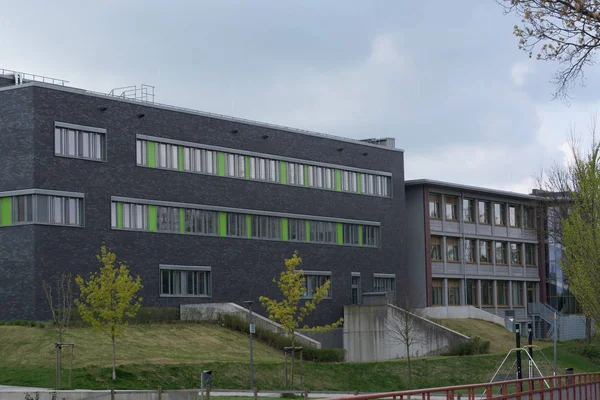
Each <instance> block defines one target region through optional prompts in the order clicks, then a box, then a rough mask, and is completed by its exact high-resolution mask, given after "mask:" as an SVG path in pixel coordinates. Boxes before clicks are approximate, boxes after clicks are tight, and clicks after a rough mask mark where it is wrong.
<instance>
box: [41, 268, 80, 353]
mask: <svg viewBox="0 0 600 400" xmlns="http://www.w3.org/2000/svg"><path fill="white" fill-rule="evenodd" d="M72 282H73V279H72V277H71V274H70V273H68V272H63V273H61V274H60V276H58V277H57V278H56V283H55V284H54V285H52V284H49V283H48V282H46V281H45V280H42V288H43V289H44V294H45V295H46V301H47V302H48V306H49V307H50V311H51V312H52V322H53V323H54V327H55V328H56V332H57V333H58V342H59V343H61V342H62V336H63V333H65V331H66V330H67V328H68V327H69V322H70V321H71V310H72V308H71V307H72V304H73V285H72Z"/></svg>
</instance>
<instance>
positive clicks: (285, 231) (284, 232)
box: [281, 218, 289, 240]
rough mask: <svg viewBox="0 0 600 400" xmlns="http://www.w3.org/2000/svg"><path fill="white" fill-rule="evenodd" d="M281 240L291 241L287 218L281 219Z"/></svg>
mask: <svg viewBox="0 0 600 400" xmlns="http://www.w3.org/2000/svg"><path fill="white" fill-rule="evenodd" d="M281 238H282V239H283V240H289V236H288V219H287V218H281Z"/></svg>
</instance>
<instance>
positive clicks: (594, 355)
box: [573, 344, 600, 362]
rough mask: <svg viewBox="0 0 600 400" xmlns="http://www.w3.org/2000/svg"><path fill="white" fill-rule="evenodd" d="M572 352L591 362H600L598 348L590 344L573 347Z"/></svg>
mask: <svg viewBox="0 0 600 400" xmlns="http://www.w3.org/2000/svg"><path fill="white" fill-rule="evenodd" d="M573 352H574V353H578V354H581V355H582V356H584V357H585V358H587V359H589V360H591V361H595V362H598V361H600V348H598V347H597V346H594V345H592V344H583V345H577V346H575V347H573Z"/></svg>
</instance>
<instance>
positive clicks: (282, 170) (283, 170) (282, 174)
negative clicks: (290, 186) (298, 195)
mask: <svg viewBox="0 0 600 400" xmlns="http://www.w3.org/2000/svg"><path fill="white" fill-rule="evenodd" d="M279 182H281V183H283V184H286V183H287V162H285V161H279Z"/></svg>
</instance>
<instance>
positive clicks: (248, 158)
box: [244, 156, 250, 179]
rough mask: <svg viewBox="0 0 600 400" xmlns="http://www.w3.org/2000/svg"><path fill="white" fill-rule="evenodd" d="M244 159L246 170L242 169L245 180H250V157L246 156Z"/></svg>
mask: <svg viewBox="0 0 600 400" xmlns="http://www.w3.org/2000/svg"><path fill="white" fill-rule="evenodd" d="M244 158H245V159H246V168H245V169H244V172H245V174H246V179H250V157H249V156H246V157H244Z"/></svg>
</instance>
